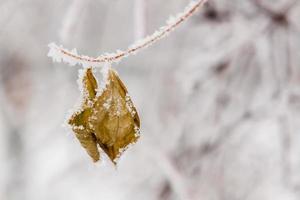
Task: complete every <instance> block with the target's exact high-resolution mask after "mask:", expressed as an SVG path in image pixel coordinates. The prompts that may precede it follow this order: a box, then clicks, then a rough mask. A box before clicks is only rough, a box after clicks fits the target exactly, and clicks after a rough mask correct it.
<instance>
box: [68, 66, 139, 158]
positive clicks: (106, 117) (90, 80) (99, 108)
mask: <svg viewBox="0 0 300 200" xmlns="http://www.w3.org/2000/svg"><path fill="white" fill-rule="evenodd" d="M83 85H84V91H83V92H84V93H85V96H84V98H85V99H84V103H83V105H82V111H81V112H77V113H75V114H74V115H73V116H72V117H71V119H70V120H69V124H70V125H71V126H72V127H73V130H74V132H75V134H76V136H77V138H78V139H79V141H80V143H81V145H82V146H83V147H84V148H85V149H86V150H87V152H88V154H89V155H90V156H91V157H92V158H93V160H94V161H97V160H98V159H99V151H98V150H97V143H98V144H99V146H100V148H101V149H102V150H103V151H104V152H105V153H106V154H107V155H108V157H109V158H110V159H111V161H112V162H113V163H114V164H116V159H117V158H118V157H119V156H120V155H121V153H122V152H123V151H124V150H125V149H126V148H127V147H128V146H129V145H130V144H132V143H135V142H136V141H137V139H138V137H139V128H140V120H139V117H138V114H137V111H136V109H135V107H134V106H133V103H132V101H131V99H130V97H129V95H128V93H127V89H126V87H125V85H124V84H123V83H122V81H121V80H120V78H119V77H118V75H117V73H116V72H115V71H114V70H112V69H109V72H108V77H107V82H106V87H105V89H104V90H103V91H102V93H101V94H98V95H97V88H98V86H97V81H96V79H95V77H94V76H93V73H92V70H90V69H88V70H87V71H86V74H85V76H84V78H83ZM96 150H97V151H96Z"/></svg>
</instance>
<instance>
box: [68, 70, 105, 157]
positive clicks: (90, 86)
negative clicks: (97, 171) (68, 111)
mask: <svg viewBox="0 0 300 200" xmlns="http://www.w3.org/2000/svg"><path fill="white" fill-rule="evenodd" d="M82 82H83V84H82V85H83V88H82V90H83V91H82V92H83V98H84V99H83V104H82V106H81V109H80V110H79V111H77V112H75V113H74V114H73V115H72V116H71V118H70V119H69V121H68V123H69V124H70V125H71V126H72V129H73V131H74V133H75V135H76V137H77V139H78V140H79V142H80V143H81V145H82V146H83V147H84V148H85V149H86V151H87V153H88V154H89V155H90V156H91V157H92V159H93V161H94V162H96V161H98V160H99V157H100V155H99V151H98V147H97V139H96V137H95V135H94V133H93V130H92V129H90V127H89V117H90V116H91V114H92V109H93V108H92V107H91V104H92V102H93V100H94V98H95V97H96V90H97V88H98V85H97V81H96V79H95V77H94V75H93V73H92V70H91V69H90V68H89V69H87V70H86V72H85V75H84V77H83V79H82Z"/></svg>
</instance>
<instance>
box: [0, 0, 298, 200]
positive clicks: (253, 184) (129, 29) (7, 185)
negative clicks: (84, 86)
mask: <svg viewBox="0 0 300 200" xmlns="http://www.w3.org/2000/svg"><path fill="white" fill-rule="evenodd" d="M188 2H189V1H188V0H176V1H175V0H164V1H161V0H113V1H112V0H51V1H50V0H0V199H1V200H42V199H43V200H53V199H55V200H66V199H72V200H87V199H88V200H129V199H130V200H141V199H142V200H245V199H247V200H262V199H263V200H297V199H300V121H299V120H300V3H299V0H229V1H228V0H209V3H208V4H206V6H205V7H204V8H203V9H201V10H200V11H199V12H197V14H196V15H194V16H193V17H192V18H190V19H189V20H188V21H187V22H186V23H184V24H183V25H182V26H180V27H179V28H178V29H177V30H176V31H175V32H174V33H172V34H171V35H169V36H168V37H167V38H165V39H163V40H161V41H159V42H158V43H157V44H155V45H154V46H151V47H150V48H148V49H146V50H143V51H142V52H140V53H139V54H137V55H136V56H131V57H129V58H127V59H125V60H123V61H122V62H121V63H119V64H115V65H113V67H114V68H115V69H116V70H117V71H118V72H119V74H120V76H121V78H122V79H123V81H124V82H125V84H126V85H127V87H128V90H129V92H130V94H131V97H132V100H133V101H134V103H135V105H136V107H137V109H138V111H139V114H140V118H141V122H142V128H141V134H142V136H141V139H140V140H139V142H138V143H137V144H136V145H135V146H133V147H132V148H130V149H129V150H128V151H126V152H125V154H124V155H123V156H122V158H121V160H120V161H119V164H118V167H117V169H116V168H114V167H113V166H112V165H111V164H110V163H109V162H108V161H107V159H106V158H105V157H104V158H103V162H101V163H97V164H94V163H92V161H91V159H90V158H89V156H88V155H87V154H86V152H85V151H84V149H83V148H81V146H80V144H79V142H78V141H77V140H76V138H75V137H74V135H73V134H72V132H71V131H69V130H68V129H66V128H64V127H63V126H62V124H63V123H64V121H65V116H66V115H67V113H68V111H69V109H71V108H72V107H73V105H74V104H75V103H76V102H77V99H78V97H79V96H80V93H79V90H78V86H77V83H76V80H77V78H78V74H77V73H78V69H80V67H69V66H67V65H66V64H63V63H52V61H51V59H50V58H48V57H47V52H48V47H47V45H48V43H50V42H57V43H59V44H63V45H64V46H65V47H67V48H69V49H71V48H73V47H76V48H77V49H78V50H79V52H80V53H83V54H87V55H91V56H96V55H99V54H101V53H103V52H111V51H114V50H115V49H119V48H121V49H124V48H126V47H127V46H128V45H129V44H131V43H132V42H133V41H135V40H136V39H138V38H141V37H143V36H145V35H146V34H150V33H152V32H153V31H154V30H156V29H157V28H158V27H160V26H161V25H163V24H164V23H165V20H166V19H167V18H168V16H169V15H170V14H176V13H178V12H180V11H182V9H183V8H184V7H185V5H187V3H188Z"/></svg>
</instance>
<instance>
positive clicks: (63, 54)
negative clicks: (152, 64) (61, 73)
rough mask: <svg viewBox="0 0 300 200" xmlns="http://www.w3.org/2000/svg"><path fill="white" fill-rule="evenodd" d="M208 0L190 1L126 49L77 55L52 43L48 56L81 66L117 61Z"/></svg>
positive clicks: (152, 40)
mask: <svg viewBox="0 0 300 200" xmlns="http://www.w3.org/2000/svg"><path fill="white" fill-rule="evenodd" d="M207 1H208V0H196V1H192V2H191V3H190V4H189V5H188V6H187V7H186V8H185V9H184V11H183V12H182V13H179V14H177V15H176V16H175V17H170V18H169V20H168V21H167V25H166V26H163V27H161V28H160V29H159V30H158V31H155V32H154V33H153V34H152V35H150V36H147V37H145V38H144V39H142V40H139V41H137V42H135V43H134V44H133V45H131V46H129V47H128V48H127V49H126V50H124V51H120V50H117V51H116V52H115V53H105V54H103V55H100V56H98V57H97V58H93V57H89V56H84V55H79V54H77V51H76V49H74V50H72V51H69V50H67V49H64V48H63V47H62V46H58V45H56V44H54V43H51V44H49V48H50V50H49V53H48V56H49V57H52V58H53V61H56V62H61V61H64V62H66V63H68V64H70V65H76V64H81V65H82V66H83V67H88V66H91V65H92V66H94V67H97V66H99V65H100V64H101V63H112V62H119V61H120V60H121V59H123V58H125V57H127V56H129V55H132V54H135V53H137V52H138V51H139V50H141V49H144V48H146V47H148V46H150V45H152V44H154V43H155V42H157V41H158V40H160V39H162V38H163V37H165V36H167V35H168V34H169V33H170V32H172V31H173V30H174V29H175V28H177V27H178V26H179V25H180V24H182V22H184V21H185V20H186V19H188V18H189V17H190V16H192V14H194V13H195V12H196V11H197V10H198V9H199V8H200V7H202V6H203V5H204V4H205V3H206V2H207Z"/></svg>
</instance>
